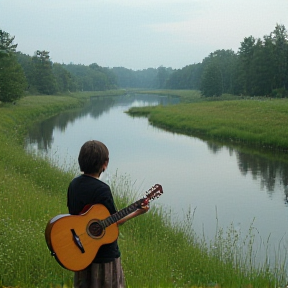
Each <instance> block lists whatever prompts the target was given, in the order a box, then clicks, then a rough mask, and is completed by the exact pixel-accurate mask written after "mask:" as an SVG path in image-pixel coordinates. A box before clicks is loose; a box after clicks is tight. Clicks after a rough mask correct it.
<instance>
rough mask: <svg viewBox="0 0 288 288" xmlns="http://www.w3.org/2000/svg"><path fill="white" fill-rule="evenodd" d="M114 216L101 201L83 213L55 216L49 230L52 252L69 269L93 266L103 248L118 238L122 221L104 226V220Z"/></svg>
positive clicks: (77, 269) (48, 238) (76, 269)
mask: <svg viewBox="0 0 288 288" xmlns="http://www.w3.org/2000/svg"><path fill="white" fill-rule="evenodd" d="M109 216H110V213H109V211H108V209H107V208H106V207H105V206H104V205H101V204H96V205H93V206H92V207H91V208H90V209H89V210H88V211H87V212H86V213H84V214H81V215H70V214H62V215H58V216H56V217H54V218H52V219H51V220H50V221H49V222H48V224H47V226H46V230H45V238H46V242H47V246H48V248H49V249H50V251H51V254H52V255H53V256H54V257H55V258H56V260H57V261H58V262H59V263H60V264H61V265H62V266H63V267H64V268H66V269H68V270H71V271H80V270H83V269H85V268H86V267H87V266H89V265H90V264H91V263H92V261H93V259H94V258H95V256H96V254H97V252H98V250H99V248H100V247H101V246H102V245H104V244H108V243H112V242H114V241H115V240H116V239H117V238H118V234H119V231H118V225H117V224H116V223H114V224H111V225H110V226H108V227H105V228H103V226H102V225H101V221H99V220H104V219H106V218H107V217H109Z"/></svg>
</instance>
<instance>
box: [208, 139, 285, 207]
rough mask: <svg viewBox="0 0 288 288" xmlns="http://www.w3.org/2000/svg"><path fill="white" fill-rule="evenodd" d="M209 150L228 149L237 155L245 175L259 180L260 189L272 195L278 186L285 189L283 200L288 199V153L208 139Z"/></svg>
mask: <svg viewBox="0 0 288 288" xmlns="http://www.w3.org/2000/svg"><path fill="white" fill-rule="evenodd" d="M207 146H208V148H209V150H210V151H211V152H212V153H214V154H217V153H219V152H220V151H221V150H222V149H227V150H228V152H229V155H230V156H232V155H233V154H234V155H236V158H237V164H238V168H239V170H240V173H241V174H242V175H243V176H248V175H251V176H252V178H253V180H259V181H258V182H259V183H260V190H266V191H267V193H268V195H269V196H270V197H272V195H273V193H275V190H276V189H275V188H276V186H277V185H278V186H280V187H281V190H282V191H283V201H284V203H285V204H286V206H287V207H288V205H287V202H288V201H287V200H288V155H287V153H284V152H275V151H274V152H273V151H267V150H266V151H265V150H263V151H261V152H259V149H257V150H256V149H255V148H247V147H241V146H240V145H238V146H236V147H235V145H233V146H232V144H231V146H227V144H221V143H219V142H214V141H208V142H207Z"/></svg>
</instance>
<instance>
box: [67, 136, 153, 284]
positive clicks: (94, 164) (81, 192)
mask: <svg viewBox="0 0 288 288" xmlns="http://www.w3.org/2000/svg"><path fill="white" fill-rule="evenodd" d="M108 162H109V151H108V149H107V147H106V146H105V145H104V144H103V143H102V142H100V141H96V140H92V141H87V142H86V143H84V145H83V146H82V147H81V149H80V153H79V157H78V163H79V166H80V170H81V171H82V172H83V173H84V174H81V175H80V176H78V177H76V178H74V179H73V180H72V181H71V183H70V185H69V187H68V193H67V206H68V209H69V213H70V214H73V215H77V214H80V213H81V211H83V209H84V207H85V206H86V205H93V204H103V205H104V206H106V208H107V209H108V210H109V213H110V214H114V213H116V208H115V205H114V200H113V196H112V193H111V190H110V187H109V186H108V185H107V184H106V183H104V182H102V181H100V180H99V177H100V175H101V173H102V172H104V171H105V169H106V168H107V166H108ZM148 209H149V207H143V208H141V209H138V210H136V211H135V212H132V213H131V214H129V215H127V216H126V217H124V218H123V219H121V220H119V221H118V222H117V224H118V225H120V224H123V223H125V222H126V221H127V220H129V219H132V218H134V217H136V216H138V215H141V214H143V213H145V212H147V211H148ZM123 287H125V280H124V275H123V270H122V266H121V261H120V250H119V247H118V244H117V240H116V241H115V242H113V243H111V244H105V245H102V246H101V247H100V249H99V250H98V252H97V255H95V258H94V260H93V262H92V263H91V265H89V266H88V267H87V268H86V269H84V270H82V271H78V272H75V275H74V288H123Z"/></svg>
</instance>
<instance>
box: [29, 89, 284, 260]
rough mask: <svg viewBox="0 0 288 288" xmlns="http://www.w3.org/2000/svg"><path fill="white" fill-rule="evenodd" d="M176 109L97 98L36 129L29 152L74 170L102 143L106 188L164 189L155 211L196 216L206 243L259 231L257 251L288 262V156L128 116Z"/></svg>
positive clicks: (167, 100) (148, 101)
mask: <svg viewBox="0 0 288 288" xmlns="http://www.w3.org/2000/svg"><path fill="white" fill-rule="evenodd" d="M177 102H178V99H177V98H171V97H163V96H157V95H156V96H151V95H137V94H136V95H126V96H121V97H119V96H118V97H109V98H107V97H106V98H97V97H95V98H91V100H90V102H89V104H88V105H86V106H85V107H84V108H82V109H77V110H73V111H69V112H65V113H61V114H59V115H57V116H55V117H52V118H51V119H48V120H46V121H44V122H42V123H39V124H37V125H35V126H34V127H33V128H32V129H31V130H30V132H29V135H28V136H27V141H26V143H27V146H26V148H27V151H33V152H34V153H35V152H37V153H40V154H41V155H44V156H48V157H49V159H50V160H51V161H52V162H53V163H57V165H59V166H60V167H62V168H63V167H64V169H65V167H67V169H72V170H74V171H75V170H77V169H78V165H77V157H78V153H79V149H80V147H81V145H82V144H83V143H84V142H85V141H87V140H91V139H97V140H100V141H102V142H104V143H105V144H106V145H107V147H108V149H109V151H110V163H109V166H108V169H107V171H106V172H105V173H104V175H103V178H102V179H103V181H108V180H109V178H110V177H112V175H115V173H117V174H119V175H127V177H128V178H130V179H131V182H132V183H133V185H134V186H133V187H134V188H135V191H137V193H138V194H139V195H140V196H141V195H142V194H141V193H142V192H144V191H145V190H147V189H149V188H150V187H151V186H152V185H154V184H156V183H159V184H161V185H162V186H163V190H164V194H163V195H162V196H161V197H160V198H159V199H158V200H156V201H155V202H154V203H155V204H154V203H153V204H152V205H161V206H163V207H164V209H168V210H171V211H172V215H173V217H174V218H175V219H176V221H182V220H183V217H186V215H187V214H188V211H189V210H191V211H192V212H193V214H194V216H193V223H191V225H193V229H194V230H195V231H196V233H198V234H199V237H200V236H201V237H202V235H205V238H206V239H213V237H214V236H215V232H216V227H217V226H218V227H223V228H224V229H226V228H227V227H233V229H234V231H236V233H239V234H241V235H243V239H244V238H245V235H247V233H251V231H252V233H253V234H255V239H256V240H255V243H257V245H256V246H257V247H256V250H257V249H259V251H260V250H261V249H262V250H263V247H262V245H263V243H266V245H267V247H268V250H269V255H270V256H269V257H272V258H273V256H271V255H272V254H271V253H274V251H276V253H277V254H280V255H282V256H283V255H286V254H285V253H286V248H287V245H288V237H287V233H286V230H287V222H288V204H287V197H288V195H286V194H285V187H286V186H287V185H288V164H287V162H286V161H284V160H282V159H284V158H285V157H286V158H287V156H286V155H284V154H283V155H281V154H279V153H273V152H271V153H269V154H268V153H261V152H260V151H250V150H248V149H243V148H239V147H237V148H235V147H233V146H231V145H230V144H219V143H215V142H207V141H204V140H201V139H198V138H195V137H188V136H185V135H180V134H176V133H171V132H167V131H164V130H162V129H158V128H156V127H153V126H151V125H150V124H149V122H148V120H147V119H146V118H133V117H131V116H129V115H128V114H127V113H124V112H125V111H127V110H128V109H129V108H130V107H131V106H145V105H159V104H160V105H171V104H176V103H177ZM282 156H283V157H282ZM287 193H288V192H287ZM231 225H232V226H231ZM251 227H253V228H252V230H250V232H249V229H251ZM227 230H229V228H228V229H227ZM261 243H262V244H261ZM260 246H261V247H262V248H261V247H260ZM264 250H266V248H264ZM283 257H284V256H283ZM263 259H264V258H263Z"/></svg>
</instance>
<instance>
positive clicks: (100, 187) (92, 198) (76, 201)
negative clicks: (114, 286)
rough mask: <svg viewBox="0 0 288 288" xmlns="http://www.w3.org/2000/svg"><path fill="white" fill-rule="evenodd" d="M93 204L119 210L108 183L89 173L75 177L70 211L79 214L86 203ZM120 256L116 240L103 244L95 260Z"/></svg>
mask: <svg viewBox="0 0 288 288" xmlns="http://www.w3.org/2000/svg"><path fill="white" fill-rule="evenodd" d="M93 204H102V205H104V206H105V207H106V208H107V209H108V211H109V213H110V214H114V213H115V212H117V211H116V208H115V204H114V200H113V196H112V193H111V190H110V187H109V186H108V185H107V184H106V183H104V182H102V181H101V180H99V179H96V178H94V177H91V176H88V175H80V176H78V177H76V178H74V179H73V180H72V181H71V183H70V185H69V187H68V193H67V206H68V210H69V213H70V214H72V215H78V214H80V213H81V212H82V211H83V209H84V207H85V206H86V205H93ZM118 257H120V250H119V247H118V244H117V240H116V241H114V242H113V243H111V244H105V245H102V246H101V247H100V249H99V250H98V253H97V255H96V257H95V259H94V261H93V262H96V263H99V262H100V263H103V262H110V261H113V260H114V259H115V258H118Z"/></svg>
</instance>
